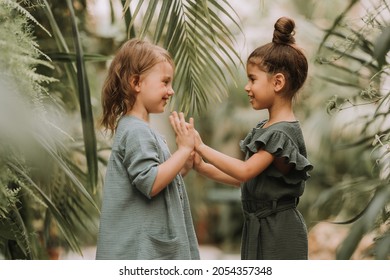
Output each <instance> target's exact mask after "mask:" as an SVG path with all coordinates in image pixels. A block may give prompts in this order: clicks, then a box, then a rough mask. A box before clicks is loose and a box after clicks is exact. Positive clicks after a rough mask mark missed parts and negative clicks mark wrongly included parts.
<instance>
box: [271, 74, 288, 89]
mask: <svg viewBox="0 0 390 280" xmlns="http://www.w3.org/2000/svg"><path fill="white" fill-rule="evenodd" d="M272 82H273V86H274V90H275V92H280V91H282V90H283V88H284V86H285V85H286V78H285V77H284V75H283V74H282V73H276V74H275V75H274V77H273V81H272Z"/></svg>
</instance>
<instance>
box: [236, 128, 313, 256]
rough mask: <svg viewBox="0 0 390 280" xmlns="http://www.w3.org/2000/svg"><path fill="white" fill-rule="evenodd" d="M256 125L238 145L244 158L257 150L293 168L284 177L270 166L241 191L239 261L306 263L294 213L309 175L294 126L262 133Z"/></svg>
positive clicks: (303, 235)
mask: <svg viewBox="0 0 390 280" xmlns="http://www.w3.org/2000/svg"><path fill="white" fill-rule="evenodd" d="M266 122H267V121H263V122H260V123H259V124H258V125H257V126H256V127H255V128H253V129H252V131H251V132H249V133H248V135H247V136H246V137H245V139H244V140H242V141H241V142H240V148H241V150H242V151H243V152H244V153H245V156H246V159H248V158H249V157H250V156H252V155H253V154H254V153H256V152H257V151H258V150H260V149H264V150H266V151H267V152H269V153H271V154H273V155H274V156H275V157H281V158H285V160H286V162H287V163H290V164H292V166H293V167H292V169H291V170H290V171H289V172H288V173H287V175H283V174H282V173H281V172H280V171H279V170H278V169H277V168H276V167H275V166H274V165H273V164H271V165H270V166H269V167H268V168H267V169H266V170H265V171H263V172H262V173H261V174H259V175H258V176H256V177H255V178H253V179H251V180H249V181H247V182H245V183H244V184H243V185H242V187H241V199H242V207H243V211H244V217H245V221H244V228H243V236H242V244H241V258H242V259H265V260H297V259H307V258H308V245H307V229H306V225H305V222H304V220H303V217H302V215H301V213H299V211H298V210H297V209H296V205H297V204H298V201H299V197H300V196H301V195H302V194H303V191H304V188H305V181H306V180H307V179H308V178H309V174H308V171H310V170H311V169H312V168H313V166H312V165H311V164H310V162H309V161H308V160H307V154H306V147H305V143H304V139H303V135H302V131H301V128H300V125H299V122H298V121H294V122H279V123H275V124H273V125H270V126H269V127H267V128H263V126H264V124H265V123H266Z"/></svg>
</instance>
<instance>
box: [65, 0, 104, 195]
mask: <svg viewBox="0 0 390 280" xmlns="http://www.w3.org/2000/svg"><path fill="white" fill-rule="evenodd" d="M67 4H68V8H69V11H70V14H71V17H70V18H71V22H72V30H73V40H74V44H75V50H76V66H77V81H78V92H79V102H80V112H81V119H82V127H83V136H84V145H85V155H86V158H87V165H88V175H89V180H88V182H89V183H90V185H91V188H92V190H94V189H95V187H96V184H97V179H98V164H97V163H98V160H97V151H96V135H95V126H94V121H93V115H92V105H91V96H90V90H89V83H88V76H87V71H86V69H85V63H84V54H83V49H82V47H81V42H80V36H79V32H78V28H77V23H76V15H75V13H74V9H73V5H72V2H71V1H70V0H67Z"/></svg>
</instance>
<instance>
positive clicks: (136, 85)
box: [129, 75, 141, 92]
mask: <svg viewBox="0 0 390 280" xmlns="http://www.w3.org/2000/svg"><path fill="white" fill-rule="evenodd" d="M129 83H130V86H131V88H132V89H133V90H134V91H135V92H140V90H141V87H140V77H139V75H133V76H131V77H130V79H129Z"/></svg>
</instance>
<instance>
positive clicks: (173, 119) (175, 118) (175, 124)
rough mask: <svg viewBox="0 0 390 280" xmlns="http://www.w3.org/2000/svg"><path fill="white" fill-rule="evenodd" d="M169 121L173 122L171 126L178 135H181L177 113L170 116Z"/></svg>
mask: <svg viewBox="0 0 390 280" xmlns="http://www.w3.org/2000/svg"><path fill="white" fill-rule="evenodd" d="M169 121H170V122H171V126H172V128H173V130H174V131H175V133H176V134H179V133H180V132H181V129H180V124H178V122H179V118H178V116H177V113H176V112H172V114H171V115H170V116H169Z"/></svg>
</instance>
